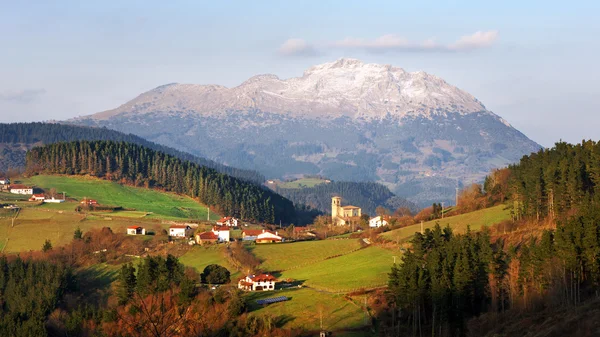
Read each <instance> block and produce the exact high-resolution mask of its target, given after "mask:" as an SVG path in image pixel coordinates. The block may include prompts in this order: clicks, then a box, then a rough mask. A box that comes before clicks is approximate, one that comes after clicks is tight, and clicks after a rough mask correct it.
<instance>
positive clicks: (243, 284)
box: [238, 274, 277, 291]
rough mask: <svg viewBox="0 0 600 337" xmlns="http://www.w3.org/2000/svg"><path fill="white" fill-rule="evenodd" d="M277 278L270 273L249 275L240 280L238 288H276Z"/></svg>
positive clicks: (249, 289)
mask: <svg viewBox="0 0 600 337" xmlns="http://www.w3.org/2000/svg"><path fill="white" fill-rule="evenodd" d="M275 282H277V278H275V276H273V275H269V274H259V275H248V276H246V277H245V278H243V279H241V280H240V281H239V282H238V288H239V289H242V290H246V291H268V290H275Z"/></svg>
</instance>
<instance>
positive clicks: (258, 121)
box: [75, 59, 540, 204]
mask: <svg viewBox="0 0 600 337" xmlns="http://www.w3.org/2000/svg"><path fill="white" fill-rule="evenodd" d="M75 122H76V123H80V124H87V125H102V126H107V127H109V128H113V129H117V130H119V131H125V132H131V133H134V134H137V135H140V136H142V137H145V138H147V139H149V140H151V141H155V142H158V143H162V144H165V145H168V146H172V147H176V148H179V149H182V150H185V151H188V152H191V153H193V154H196V155H201V156H204V157H208V158H211V159H214V160H217V161H222V162H224V163H227V164H230V165H233V166H238V167H242V168H250V169H255V170H259V171H261V172H263V173H264V174H266V175H267V176H268V177H284V176H291V175H300V174H315V173H319V174H323V175H325V176H328V177H330V178H332V179H337V180H362V181H364V180H373V181H379V182H382V183H384V184H386V185H388V186H389V187H391V188H392V190H394V191H395V192H396V193H398V194H400V195H402V196H407V197H412V198H413V200H415V201H417V202H421V203H422V204H426V203H428V202H430V201H440V200H441V201H443V200H448V201H449V199H450V198H451V196H452V195H453V193H454V187H455V186H456V184H457V181H458V182H459V183H460V182H466V181H473V180H477V179H481V178H482V177H483V176H484V175H485V174H486V173H488V172H489V170H490V169H491V168H494V167H499V166H503V165H506V164H508V163H510V162H514V161H516V160H518V159H519V158H520V157H521V156H522V155H524V154H528V153H530V152H532V151H535V150H537V149H539V148H540V146H539V145H538V144H536V143H535V142H533V141H531V140H529V139H528V138H527V137H525V136H524V135H523V134H522V133H520V132H519V131H517V130H515V129H514V128H513V127H512V126H510V124H508V123H507V122H506V121H505V120H503V119H502V118H501V117H499V116H497V115H495V114H494V113H492V112H490V111H488V110H487V109H486V108H485V106H484V105H483V104H482V103H481V102H479V101H478V100H477V99H476V98H475V97H473V96H472V95H470V94H469V93H467V92H465V91H463V90H460V89H458V88H456V87H454V86H452V85H450V84H448V83H447V82H446V81H444V80H443V79H440V78H438V77H436V76H433V75H430V74H427V73H425V72H421V71H419V72H406V71H404V70H403V69H401V68H398V67H393V66H391V65H379V64H367V63H363V62H361V61H359V60H355V59H340V60H337V61H335V62H331V63H325V64H321V65H316V66H313V67H311V68H309V69H308V70H306V71H305V72H304V74H303V75H302V76H301V77H295V78H290V79H280V78H279V77H277V76H275V75H258V76H254V77H252V78H250V79H248V80H247V81H245V82H243V83H242V84H241V85H239V86H237V87H233V88H227V87H224V86H219V85H197V84H168V85H163V86H160V87H158V88H155V89H153V90H150V91H148V92H146V93H143V94H141V95H140V96H138V97H136V98H135V99H133V100H131V101H129V102H127V103H125V104H124V105H122V106H120V107H118V108H116V109H114V110H109V111H105V112H101V113H97V114H95V115H91V116H88V117H84V118H80V119H77V120H76V121H75Z"/></svg>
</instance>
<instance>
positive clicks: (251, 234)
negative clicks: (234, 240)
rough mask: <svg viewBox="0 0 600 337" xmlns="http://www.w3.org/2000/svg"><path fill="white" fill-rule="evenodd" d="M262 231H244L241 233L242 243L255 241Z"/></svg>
mask: <svg viewBox="0 0 600 337" xmlns="http://www.w3.org/2000/svg"><path fill="white" fill-rule="evenodd" d="M263 231H264V229H245V230H243V231H242V240H244V241H256V237H257V236H258V234H260V233H262V232H263Z"/></svg>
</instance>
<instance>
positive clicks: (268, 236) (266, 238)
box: [256, 231, 283, 243]
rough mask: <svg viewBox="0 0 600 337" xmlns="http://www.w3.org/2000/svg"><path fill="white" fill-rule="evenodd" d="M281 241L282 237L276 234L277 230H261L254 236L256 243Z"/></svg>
mask: <svg viewBox="0 0 600 337" xmlns="http://www.w3.org/2000/svg"><path fill="white" fill-rule="evenodd" d="M281 241H283V239H282V237H281V236H279V235H277V232H275V233H273V232H271V231H263V232H262V233H260V234H258V236H257V237H256V243H277V242H281Z"/></svg>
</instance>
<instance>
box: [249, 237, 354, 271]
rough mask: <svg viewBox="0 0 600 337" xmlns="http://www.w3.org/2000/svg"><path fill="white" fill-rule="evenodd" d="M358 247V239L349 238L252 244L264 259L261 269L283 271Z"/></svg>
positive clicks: (257, 254)
mask: <svg viewBox="0 0 600 337" xmlns="http://www.w3.org/2000/svg"><path fill="white" fill-rule="evenodd" d="M358 248H360V244H359V243H358V239H354V240H352V239H348V240H326V241H303V242H293V243H283V244H271V245H256V246H251V247H250V250H251V251H252V254H254V255H255V256H256V257H258V258H259V259H260V260H261V261H262V263H261V265H260V267H261V269H263V270H265V271H282V270H288V269H292V268H297V267H301V266H305V265H309V264H314V263H316V262H319V261H322V260H325V259H327V258H330V257H333V256H337V255H340V254H347V253H349V252H351V251H354V250H356V249H358Z"/></svg>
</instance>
